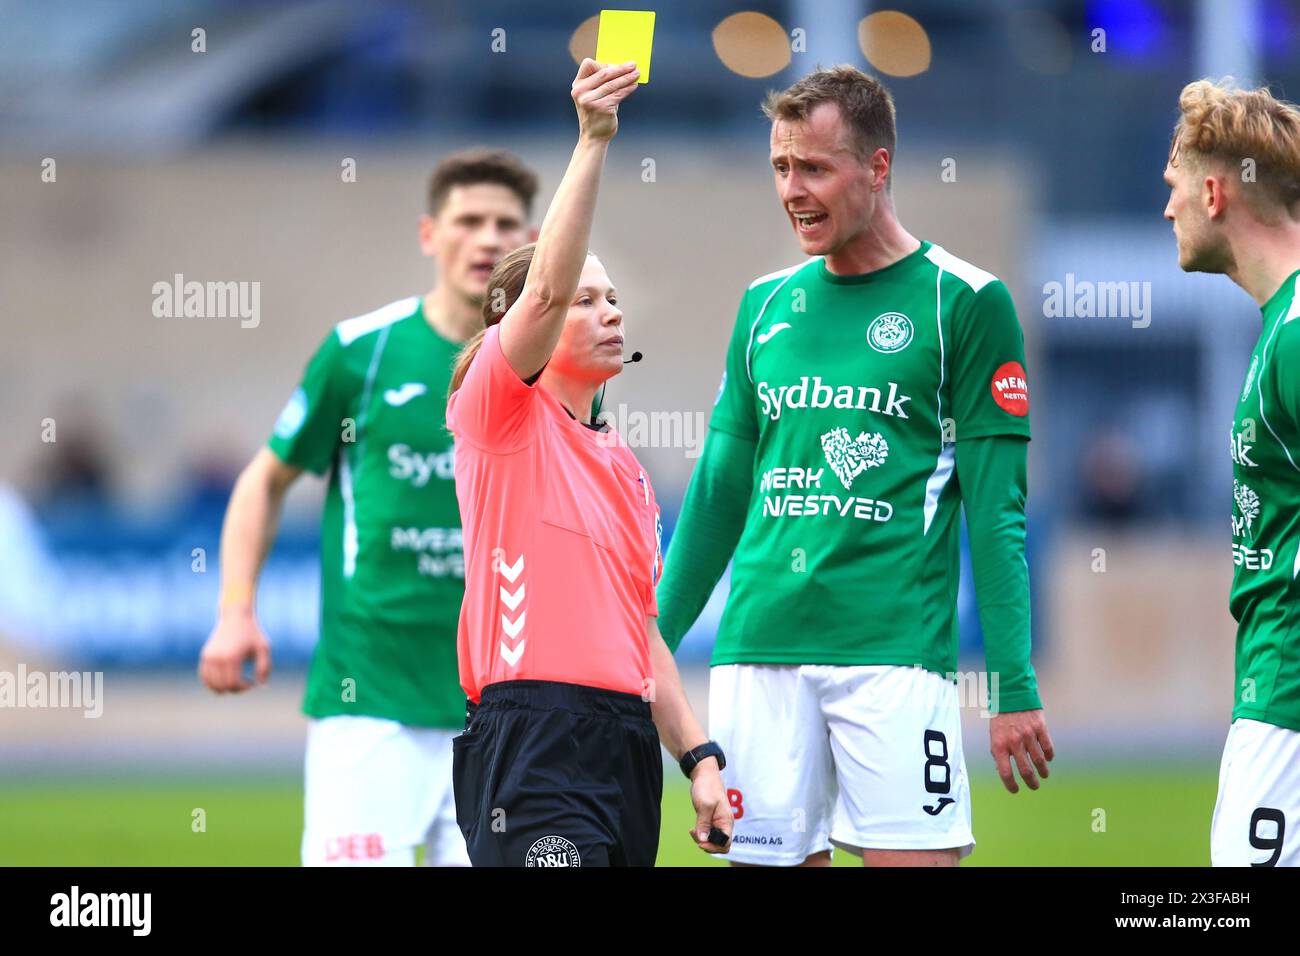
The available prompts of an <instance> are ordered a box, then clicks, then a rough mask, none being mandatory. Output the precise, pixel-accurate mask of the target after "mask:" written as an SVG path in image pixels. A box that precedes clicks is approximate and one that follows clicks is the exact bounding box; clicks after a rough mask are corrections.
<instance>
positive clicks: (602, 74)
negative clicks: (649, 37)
mask: <svg viewBox="0 0 1300 956" xmlns="http://www.w3.org/2000/svg"><path fill="white" fill-rule="evenodd" d="M640 75H641V74H640V71H639V70H638V69H637V68H636V64H635V63H622V64H615V65H612V66H601V65H600V64H598V63H596V61H594V60H591V59H586V60H583V61H582V65H581V66H579V67H578V75H577V76H576V77H575V78H574V80H573V89H572V96H573V103H574V105H575V106H576V107H577V110H578V145H577V146H576V147H575V148H574V151H573V158H572V159H570V160H569V168H568V169H567V170H566V171H565V173H564V178H563V179H562V180H561V181H560V187H559V189H557V190H556V191H555V197H554V198H553V199H552V200H551V205H550V208H549V209H547V211H546V218H545V219H543V220H542V228H541V233H540V235H539V236H538V238H537V248H536V251H535V252H534V253H533V260H532V265H531V266H530V267H529V269H528V278H527V279H526V280H525V282H524V288H523V292H522V293H521V294H520V296H519V298H518V300H516V302H515V303H514V305H512V306H511V307H510V308H509V310H508V311H507V312H506V314H505V316H504V317H503V318H502V320H501V350H502V352H504V353H505V356H506V359H507V361H509V362H510V366H511V368H513V369H514V370H515V372H516V373H518V375H519V377H520V378H522V379H525V380H527V379H529V378H531V377H532V376H534V375H536V374H537V373H538V372H539V371H540V370H541V369H542V367H543V366H544V365H545V364H546V363H547V362H548V361H549V360H550V358H551V353H552V352H553V351H554V350H555V345H556V343H557V342H558V341H559V339H560V332H561V330H562V329H563V328H564V318H565V316H566V315H567V314H568V309H569V302H570V300H571V299H572V298H573V295H574V293H575V291H576V290H577V288H578V279H579V277H580V276H581V274H582V267H583V264H584V263H585V262H586V260H587V243H588V241H589V239H590V238H591V221H592V218H593V217H594V215H595V212H596V193H597V191H598V189H599V187H600V171H601V168H602V167H603V166H604V163H605V152H606V150H607V149H608V148H609V141H610V140H611V139H612V138H613V137H614V134H615V133H616V132H617V131H618V104H619V103H621V102H622V101H623V100H625V99H626V98H627V97H628V96H630V95H631V93H632V91H633V90H635V89H636V87H637V78H638V77H639V76H640Z"/></svg>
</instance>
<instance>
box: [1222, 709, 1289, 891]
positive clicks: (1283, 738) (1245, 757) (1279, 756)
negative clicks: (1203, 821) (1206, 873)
mask: <svg viewBox="0 0 1300 956" xmlns="http://www.w3.org/2000/svg"><path fill="white" fill-rule="evenodd" d="M1297 831H1300V732H1297V731H1294V730H1287V729H1286V728H1285V727H1276V726H1274V725H1273V724H1266V723H1263V722H1262V721H1258V720H1250V719H1248V718H1245V717H1239V718H1238V719H1236V720H1234V721H1233V722H1232V726H1231V727H1229V728H1228V741H1227V743H1225V744H1224V745H1223V760H1222V762H1221V763H1220V764H1219V796H1218V799H1217V800H1215V802H1214V822H1213V823H1211V824H1210V862H1211V863H1212V864H1213V865H1214V866H1300V832H1297Z"/></svg>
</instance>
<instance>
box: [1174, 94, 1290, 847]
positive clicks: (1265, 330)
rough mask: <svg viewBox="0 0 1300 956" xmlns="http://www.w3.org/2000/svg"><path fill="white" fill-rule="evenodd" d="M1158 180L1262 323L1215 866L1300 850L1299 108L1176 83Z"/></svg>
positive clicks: (1240, 465)
mask: <svg viewBox="0 0 1300 956" xmlns="http://www.w3.org/2000/svg"><path fill="white" fill-rule="evenodd" d="M1178 106H1179V110H1180V111H1181V116H1180V118H1179V121H1178V124H1177V126H1176V127H1175V129H1174V136H1173V143H1172V145H1171V146H1170V150H1169V162H1168V164H1167V166H1166V167H1165V183H1166V184H1167V185H1168V186H1169V204H1168V205H1167V206H1166V207H1165V218H1166V219H1168V220H1169V221H1170V222H1172V223H1173V224H1174V237H1175V238H1176V239H1177V241H1178V264H1179V265H1180V266H1182V268H1183V270H1184V271H1187V272H1215V273H1222V274H1224V275H1226V276H1227V277H1228V278H1230V279H1231V280H1232V281H1233V282H1235V283H1237V285H1239V286H1241V288H1242V289H1244V290H1245V291H1246V292H1247V293H1248V294H1249V295H1250V297H1251V298H1253V299H1254V300H1255V302H1256V303H1258V304H1259V309H1260V314H1261V317H1262V319H1263V325H1262V327H1261V329H1260V334H1259V340H1258V341H1257V342H1256V343H1255V350H1254V352H1253V353H1252V355H1251V359H1250V366H1249V368H1248V370H1247V372H1246V382H1245V384H1244V385H1243V386H1242V390H1241V396H1240V398H1239V399H1238V400H1237V410H1236V414H1235V416H1234V418H1233V422H1232V432H1231V436H1230V437H1231V441H1232V476H1233V480H1232V494H1233V508H1232V562H1233V564H1234V565H1235V569H1234V571H1233V578H1232V593H1231V598H1230V600H1229V609H1230V610H1231V612H1232V616H1233V617H1234V618H1235V619H1236V621H1237V650H1236V671H1237V674H1236V690H1235V695H1234V704H1233V708H1232V726H1231V727H1230V728H1229V730H1228V739H1227V743H1226V744H1225V745H1224V748H1223V760H1222V762H1221V764H1220V766H1219V796H1218V800H1217V801H1216V802H1215V805H1214V820H1213V823H1212V824H1211V829H1210V858H1211V862H1212V863H1213V864H1214V865H1215V866H1246V865H1247V864H1249V865H1250V866H1297V865H1300V833H1297V832H1296V831H1297V830H1298V829H1300V583H1297V580H1296V575H1297V572H1300V322H1295V321H1294V320H1295V319H1296V318H1300V111H1298V110H1297V108H1296V106H1295V105H1293V104H1291V103H1284V102H1280V101H1278V100H1276V99H1274V98H1273V96H1272V95H1271V94H1270V93H1269V92H1268V90H1266V89H1258V90H1250V91H1246V90H1234V89H1230V88H1229V87H1228V86H1227V85H1216V84H1214V83H1211V82H1210V81H1208V80H1198V81H1197V82H1195V83H1189V84H1188V85H1187V86H1185V87H1184V88H1183V91H1182V94H1181V96H1180V97H1179V100H1178Z"/></svg>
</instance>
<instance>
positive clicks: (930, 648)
mask: <svg viewBox="0 0 1300 956" xmlns="http://www.w3.org/2000/svg"><path fill="white" fill-rule="evenodd" d="M764 110H765V112H766V114H767V116H768V117H769V118H770V119H771V120H772V131H771V163H772V168H773V170H774V173H775V177H776V189H777V193H778V195H779V197H780V200H781V204H782V206H783V207H784V209H785V212H786V214H787V216H788V217H789V219H790V224H791V227H792V228H793V229H794V231H795V235H796V236H797V238H798V241H799V245H800V247H801V248H802V249H803V251H804V252H805V253H806V254H807V255H809V256H811V257H812V258H810V259H808V260H806V261H805V262H803V263H800V264H799V265H795V266H791V267H790V268H788V269H783V270H781V271H779V272H775V273H772V274H770V275H765V276H761V277H759V278H758V279H755V280H754V281H753V282H752V283H750V286H749V289H748V290H747V291H746V292H745V294H744V295H743V296H742V298H741V302H740V310H739V314H738V315H737V318H736V324H735V329H734V332H733V334H732V338H731V343H730V346H729V347H728V351H727V360H726V370H725V373H724V375H723V380H722V385H721V387H720V389H719V392H718V397H717V400H716V402H715V405H714V410H713V415H712V418H711V421H710V424H709V435H708V440H707V442H706V444H705V447H704V453H703V456H702V457H701V458H700V461H699V463H698V464H697V465H696V468H695V473H694V474H693V475H692V478H691V483H690V487H689V489H688V491H687V495H686V500H685V503H684V505H683V509H682V514H681V519H680V521H679V523H678V526H677V531H676V533H675V534H674V536H673V540H672V545H671V548H670V552H669V558H668V560H667V561H666V562H665V574H664V580H663V583H662V584H661V586H660V588H659V601H660V603H661V605H662V606H663V617H662V620H661V622H660V626H661V629H662V631H663V634H664V637H665V639H666V640H667V642H668V645H669V646H670V647H672V648H676V646H677V645H678V643H679V642H680V641H681V639H682V636H683V635H684V634H685V633H686V631H687V630H688V629H689V628H690V626H691V624H692V623H693V622H694V621H695V619H696V617H697V616H698V615H699V613H700V610H701V609H702V608H703V606H704V604H705V602H706V601H707V600H708V597H709V594H710V593H711V591H712V590H713V587H714V585H715V584H716V582H717V581H718V578H719V577H720V576H721V574H722V572H723V570H724V569H725V567H726V564H727V560H728V558H730V557H731V555H732V552H733V549H734V552H735V561H734V565H733V570H732V577H731V595H730V597H729V599H728V601H727V606H726V609H725V611H724V613H723V617H722V623H721V626H720V629H719V633H718V639H717V645H716V647H715V649H714V653H713V661H712V663H713V669H712V672H711V679H710V686H709V729H710V732H711V733H712V734H713V735H714V736H715V737H716V738H717V740H718V742H719V743H720V744H721V745H722V746H723V747H724V748H726V750H727V752H728V754H729V755H730V758H731V761H730V764H729V766H728V767H727V769H726V770H725V771H724V779H725V780H726V782H727V786H728V788H729V796H730V799H731V802H732V807H733V810H734V811H735V817H736V829H735V837H734V841H733V842H734V846H733V849H732V854H731V855H732V858H733V860H735V861H736V862H739V863H751V864H766V865H776V866H790V865H813V866H816V865H828V864H829V863H830V848H831V846H832V844H834V845H837V846H841V847H844V848H846V849H848V850H850V851H851V852H855V853H860V854H861V855H862V857H863V862H864V863H866V864H868V865H891V864H898V865H952V864H955V863H956V862H957V860H958V858H959V856H960V855H962V854H964V853H965V852H969V850H970V848H971V847H972V846H973V843H974V839H973V837H972V834H971V811H970V793H969V789H968V784H967V779H966V769H965V763H964V760H963V757H962V744H961V724H960V721H959V700H958V691H957V687H956V685H955V683H954V680H953V674H954V672H955V671H956V667H957V622H956V600H957V581H958V572H959V567H960V562H959V530H960V513H961V509H962V506H963V505H964V506H965V510H966V520H967V524H968V526H969V530H970V542H971V556H972V560H973V564H974V572H975V590H976V594H977V596H978V599H979V609H980V619H981V623H982V625H983V631H984V641H985V646H986V649H987V656H988V670H989V672H990V677H989V679H990V685H991V686H990V700H989V704H990V707H989V709H990V710H994V711H996V716H993V717H992V719H991V721H990V728H989V729H990V737H991V743H992V751H993V755H994V757H995V758H996V762H997V768H998V773H999V774H1000V776H1001V777H1002V780H1003V782H1004V784H1005V785H1006V787H1007V789H1008V790H1010V791H1011V792H1012V793H1015V792H1016V791H1017V790H1018V785H1017V784H1016V781H1015V777H1014V775H1013V772H1012V768H1011V764H1012V762H1014V763H1015V765H1016V767H1017V768H1018V769H1019V772H1020V775H1021V777H1022V778H1023V780H1024V781H1025V783H1026V784H1027V785H1028V786H1029V787H1030V788H1031V789H1037V788H1038V786H1039V782H1038V775H1041V776H1043V777H1046V776H1047V774H1048V766H1047V761H1048V760H1050V759H1052V756H1053V751H1052V743H1051V740H1050V738H1049V736H1048V733H1047V727H1046V723H1045V720H1044V716H1043V711H1042V709H1041V706H1042V705H1041V703H1040V701H1039V697H1038V690H1037V681H1036V679H1035V676H1034V671H1033V668H1032V666H1031V665H1030V660H1029V651H1030V632H1029V620H1030V616H1029V579H1028V570H1027V566H1026V563H1025V553H1024V545H1025V515H1024V505H1025V495H1026V475H1025V473H1026V457H1027V445H1028V441H1029V396H1028V390H1027V385H1026V380H1025V378H1026V377H1025V369H1024V341H1023V336H1022V334H1021V330H1020V325H1019V323H1018V321H1017V319H1016V313H1015V307H1014V305H1013V303H1012V300H1011V296H1010V294H1009V293H1008V291H1007V288H1006V286H1005V285H1004V284H1003V283H1002V282H1001V281H1000V280H998V279H997V278H996V277H995V276H993V275H990V274H989V273H988V272H985V271H984V270H982V269H979V268H976V267H975V266H973V265H971V264H970V263H968V262H965V261H963V260H961V259H958V258H957V257H956V256H954V255H952V254H951V253H949V252H946V251H945V250H943V249H942V248H940V247H939V246H936V245H932V244H931V243H929V242H922V241H920V240H918V239H916V238H915V237H914V236H912V235H910V234H909V233H908V232H906V231H905V230H904V229H903V227H902V226H901V225H900V224H899V222H898V219H897V217H896V215H895V212H894V207H893V202H892V200H891V198H890V185H889V184H890V169H891V167H892V165H893V161H894V144H895V125H894V105H893V101H892V100H891V98H890V96H889V93H888V91H887V90H886V89H885V88H884V87H883V86H882V85H881V84H880V83H879V82H878V81H877V80H875V79H872V78H870V77H868V76H867V75H866V74H864V73H862V72H861V71H859V70H857V69H854V68H853V67H849V66H840V67H836V68H833V69H827V70H819V71H817V72H815V73H812V74H810V75H809V76H806V77H804V78H803V79H802V80H800V81H799V82H797V83H796V84H795V85H794V86H792V87H791V88H790V89H788V90H786V91H784V92H781V93H776V94H773V95H771V96H770V97H769V98H768V100H767V102H766V104H765V106H764ZM993 680H996V681H997V682H998V683H997V684H992V681H993ZM1035 769H1036V770H1037V774H1036V773H1035Z"/></svg>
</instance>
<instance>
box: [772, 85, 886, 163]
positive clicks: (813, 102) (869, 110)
mask: <svg viewBox="0 0 1300 956" xmlns="http://www.w3.org/2000/svg"><path fill="white" fill-rule="evenodd" d="M822 103H834V104H835V105H836V106H838V107H839V109H840V115H841V116H843V117H844V123H845V125H846V126H847V127H848V129H849V132H850V141H849V143H848V145H849V147H850V148H851V149H852V150H853V152H854V153H855V154H856V155H857V157H858V159H859V160H861V161H862V162H864V163H865V162H866V161H867V160H869V159H870V158H871V154H872V153H874V152H875V151H876V150H877V149H880V148H882V147H883V148H884V149H886V150H888V152H889V161H890V163H892V162H893V161H894V146H895V144H896V142H897V141H898V132H897V129H896V128H895V125H894V124H895V121H894V99H893V97H891V96H890V95H889V90H887V89H885V84H883V83H881V82H880V81H879V80H877V79H876V78H875V77H873V76H867V74H865V73H863V72H862V71H861V70H859V69H858V68H857V67H855V66H848V65H841V66H832V67H829V68H826V69H819V70H816V71H814V72H812V73H809V74H808V75H807V76H805V77H804V78H803V79H801V80H799V81H798V82H797V83H795V84H794V85H793V86H791V87H789V88H788V89H785V90H781V91H779V92H778V91H777V90H773V91H771V92H770V93H768V94H767V99H766V100H764V101H763V113H764V115H765V116H767V118H768V119H770V120H772V121H773V122H775V121H776V120H792V121H795V122H800V123H802V122H806V121H807V119H808V116H809V115H810V114H811V113H812V111H813V110H814V109H815V108H816V107H817V106H819V105H820V104H822ZM891 178H892V177H891Z"/></svg>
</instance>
